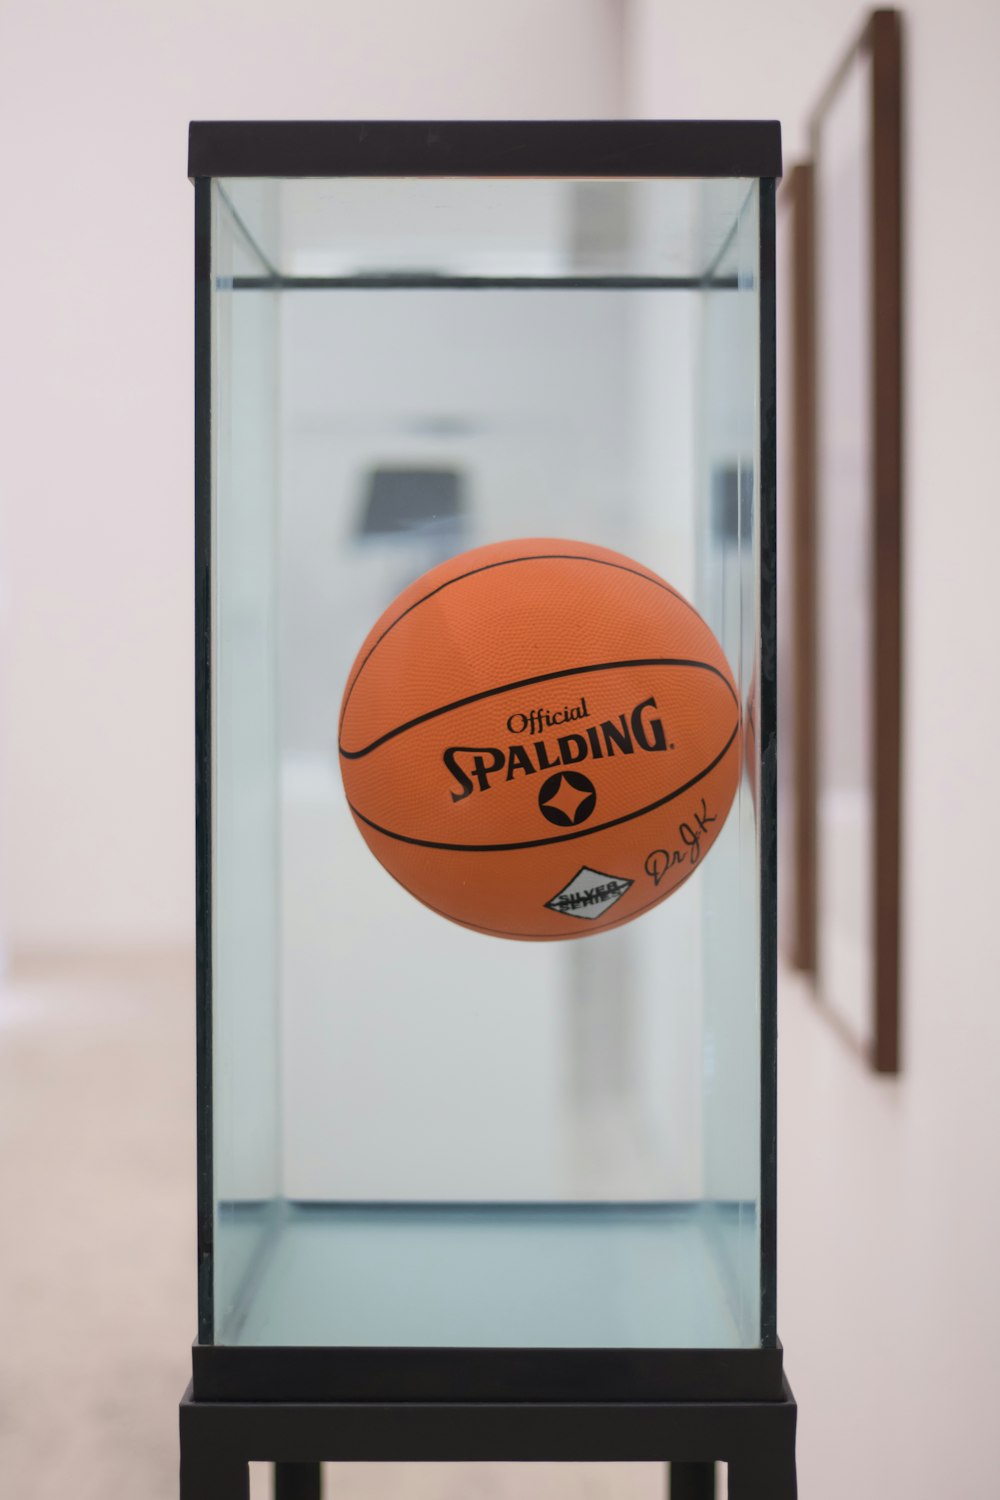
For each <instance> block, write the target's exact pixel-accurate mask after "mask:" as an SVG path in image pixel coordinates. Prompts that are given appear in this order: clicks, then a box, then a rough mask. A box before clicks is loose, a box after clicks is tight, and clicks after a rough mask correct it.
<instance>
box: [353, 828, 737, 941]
mask: <svg viewBox="0 0 1000 1500" xmlns="http://www.w3.org/2000/svg"><path fill="white" fill-rule="evenodd" d="M707 858H708V851H706V853H705V854H704V855H703V856H702V859H707ZM379 864H382V861H381V860H379ZM382 868H383V870H385V869H386V867H385V865H382ZM700 869H701V861H700V860H699V862H698V864H696V865H693V866H692V867H691V869H690V870H688V872H687V874H686V875H685V876H684V878H683V879H682V880H678V882H677V884H676V885H672V886H670V887H669V889H668V890H665V891H661V892H660V894H659V895H658V896H654V897H653V899H652V900H651V901H645V902H644V903H643V904H642V906H637V907H636V909H635V911H632V912H629V913H628V915H627V916H617V917H615V919H614V921H613V922H605V923H604V924H603V925H602V926H600V927H597V926H595V927H593V928H591V929H590V931H591V932H592V933H593V935H594V936H595V937H596V936H597V935H598V934H599V933H602V932H610V931H611V929H612V928H613V927H624V926H625V924H626V922H631V921H632V919H633V917H641V916H642V914H643V912H644V911H649V909H650V907H653V906H657V905H658V904H659V903H660V902H661V901H665V900H666V898H667V897H668V896H673V895H675V894H676V893H677V891H679V890H680V888H681V886H682V885H687V883H688V881H689V880H690V879H691V876H692V875H697V873H698V871H699V870H700ZM386 873H387V874H388V875H391V876H392V878H393V880H395V881H396V884H397V885H398V886H400V888H401V889H402V890H404V891H406V892H407V894H408V895H410V896H412V897H413V899H414V900H415V901H419V902H420V905H421V906H426V908H427V910H428V911H432V912H434V913H435V915H436V916H439V917H445V918H446V919H447V921H449V922H454V923H455V924H456V926H458V927H464V928H465V929H466V931H467V932H481V933H483V934H484V936H486V937H502V938H519V939H520V940H521V941H522V942H524V941H528V942H536V941H537V942H543V943H546V942H552V943H572V942H576V940H577V939H578V938H582V937H584V936H589V933H587V930H586V929H579V928H578V929H576V930H575V931H574V930H571V929H569V928H566V929H565V930H564V931H562V932H508V931H507V929H506V928H505V927H481V926H479V925H477V923H475V922H466V921H465V920H464V918H462V917H454V916H452V914H451V913H450V912H447V911H445V910H444V908H443V907H440V906H432V905H431V903H430V902H429V901H427V900H425V899H424V897H423V896H418V895H417V893H416V891H411V890H410V888H409V886H408V885H403V882H402V881H401V880H400V879H399V877H398V876H396V875H393V874H392V871H391V870H387V871H386ZM622 878H624V877H622ZM633 884H635V882H634V881H633ZM546 907H547V909H548V910H549V911H552V907H550V906H548V903H547V902H546ZM556 915H559V914H558V913H556Z"/></svg>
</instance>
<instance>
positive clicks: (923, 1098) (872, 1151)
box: [628, 0, 1000, 1500]
mask: <svg viewBox="0 0 1000 1500" xmlns="http://www.w3.org/2000/svg"><path fill="white" fill-rule="evenodd" d="M862 14H863V12H862V11H861V10H860V8H857V7H856V6H855V5H854V4H848V3H844V0H813V3H811V4H809V5H802V4H800V3H794V0H756V3H755V4H753V5H750V6H740V5H737V4H734V3H731V0H729V3H722V0H706V3H703V4H701V5H699V6H697V7H695V6H680V5H667V4H663V3H659V0H634V4H633V5H632V7H631V11H630V20H631V32H630V37H629V48H628V57H629V72H630V79H631V92H630V100H631V105H632V112H633V113H635V114H640V115H657V114H660V115H677V116H683V115H687V114H694V115H703V116H707V115H719V116H729V117H739V116H750V117H753V116H767V117H772V118H773V117H777V118H780V119H781V121H782V124H783V128H784V138H785V153H786V164H790V163H791V162H792V161H794V160H795V159H796V156H797V155H799V154H800V153H801V152H802V150H803V147H804V143H805V139H806V136H805V120H806V117H807V114H808V111H809V108H810V107H811V105H812V103H813V101H814V100H815V98H816V96H817V94H818V91H819V89H820V87H821V86H822V84H823V83H824V82H825V81H826V76H827V74H828V72H829V67H830V63H831V61H832V60H834V59H836V58H837V57H838V56H839V54H840V52H841V50H842V49H843V47H844V45H845V44H846V42H847V41H848V40H849V39H850V38H851V36H852V35H853V33H854V32H855V30H856V29H857V27H858V26H859V24H860V21H861V19H862ZM905 25H906V31H905V38H904V42H905V71H906V77H907V88H906V95H907V98H906V124H905V150H906V166H907V177H906V208H905V214H906V317H907V326H906V353H905V362H906V363H905V370H906V437H905V462H906V501H905V504H906V537H905V563H904V569H905V590H906V606H905V613H906V624H905V652H906V665H905V681H904V690H905V708H904V716H905V717H904V734H905V757H906V760H905V771H904V825H905V849H904V860H905V864H904V891H903V913H902V922H903V997H904V999H903V1004H904V1016H905V1034H904V1072H903V1076H902V1078H901V1079H900V1080H898V1081H876V1080H875V1079H873V1078H871V1077H868V1076H866V1075H865V1074H864V1073H863V1072H862V1071H861V1070H860V1068H859V1065H858V1063H857V1062H856V1061H855V1059H854V1058H853V1057H851V1056H850V1055H849V1054H848V1053H847V1051H846V1050H845V1049H844V1048H842V1047H840V1045H839V1044H838V1042H837V1039H836V1038H835V1037H834V1036H833V1034H832V1032H831V1031H830V1029H829V1028H828V1027H827V1026H826V1025H825V1024H824V1023H823V1021H822V1020H821V1018H819V1017H818V1016H817V1015H816V1013H815V1011H814V1009H813V1008H812V1006H811V1003H810V1001H809V997H808V995H805V994H803V993H802V990H801V987H800V986H798V985H794V984H789V985H787V986H786V988H785V991H784V994H783V999H782V1053H781V1073H782V1087H781V1104H782V1113H781V1138H780V1151H781V1155H780V1162H781V1198H780V1205H781V1208H780V1266H779V1288H780V1293H779V1297H780V1323H779V1327H780V1331H781V1333H782V1337H783V1338H784V1340H785V1344H786V1348H787V1355H788V1369H789V1372H790V1375H791V1378H792V1380H793V1382H794V1383H795V1385H796V1394H797V1395H798V1397H799V1400H800V1403H801V1435H800V1475H801V1490H802V1493H803V1495H805V1496H808V1497H809V1500H835V1497H836V1500H841V1497H843V1496H845V1495H849V1496H851V1497H852V1500H885V1497H889V1496H895V1495H906V1496H908V1497H910V1500H932V1497H936V1496H938V1495H945V1494H947V1495H970V1496H971V1495H988V1494H995V1493H997V1478H996V1465H995V1456H994V1454H993V1453H992V1451H991V1448H992V1441H991V1435H992V1432H993V1430H994V1427H995V1420H996V1417H995V1413H996V1407H997V1402H998V1399H1000V1374H998V1362H997V1356H996V1351H997V1348H998V1345H1000V1295H998V1293H997V1272H996V1268H997V1266H998V1265H1000V1187H998V1182H1000V1174H998V1171H997V1166H996V1162H997V1154H998V1146H1000V1102H998V1100H1000V1090H998V1084H997V1078H998V1071H997V1070H998V1064H997V1059H998V1058H1000V921H998V917H997V908H998V898H1000V878H998V875H997V866H996V850H997V848H998V847H1000V800H998V798H997V795H996V763H997V751H996V746H997V743H998V741H1000V697H998V695H997V691H996V684H997V666H996V645H995V642H996V625H995V602H994V601H995V593H996V587H995V582H994V574H995V568H996V558H997V556H998V550H1000V504H998V500H1000V494H998V491H1000V482H998V479H997V470H996V461H995V448H996V439H995V431H996V391H997V363H996V361H997V356H996V349H997V343H998V336H1000V287H998V284H997V281H996V278H995V277H992V276H990V274H989V273H988V271H987V272H981V271H980V269H979V267H980V263H981V261H982V260H983V259H984V258H988V256H989V254H990V252H991V248H992V247H993V246H995V245H996V244H997V242H998V238H1000V198H998V196H997V194H996V193H995V192H994V191H993V190H992V189H991V187H990V186H989V184H990V182H991V180H992V177H993V175H995V161H994V157H995V146H996V143H997V142H998V141H1000V91H998V89H997V87H996V59H997V57H998V56H1000V7H998V6H997V5H996V4H995V3H992V0H958V3H953V4H947V5H945V4H943V3H942V0H913V3H912V4H910V5H908V6H907V7H906V11H905Z"/></svg>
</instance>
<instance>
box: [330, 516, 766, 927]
mask: <svg viewBox="0 0 1000 1500" xmlns="http://www.w3.org/2000/svg"><path fill="white" fill-rule="evenodd" d="M740 720H741V716H740V702H739V696H738V694H737V690H736V687H735V684H734V682H733V678H732V674H731V672H730V669H729V665H728V663H727V661H726V658H725V656H724V654H723V652H722V648H721V647H720V646H719V643H718V641H717V640H716V639H715V637H714V635H713V634H712V632H711V631H710V630H709V628H708V626H707V625H706V624H705V622H704V620H702V618H701V616H700V615H699V614H698V613H697V612H696V611H695V610H694V609H693V608H692V606H691V605H690V604H688V603H687V601H686V600H685V599H684V598H683V597H682V596H681V595H680V594H679V593H678V592H677V591H676V590H675V589H673V588H671V586H670V585H669V584H668V583H666V582H665V581H664V580H663V579H662V578H660V577H658V576H657V574H655V573H653V572H652V571H651V570H650V569H648V568H645V567H643V566H642V564H641V563H637V562H633V561H632V559H631V558H628V557H623V556H622V555H621V554H620V553H617V552H610V551H608V550H607V549H605V548H603V547H594V546H591V545H589V544H588V543H585V542H572V541H565V540H559V539H551V538H541V539H539V538H531V539H527V540H520V541H513V542H499V543H496V544H494V545H492V546H488V547H479V548H476V549H474V550H473V551H471V552H465V553H463V554H462V555H461V556H459V557H455V558H452V559H450V560H449V561H448V562H446V563H443V564H442V565H441V566H440V567H437V568H433V569H431V571H430V572H429V573H425V574H424V575H423V577H422V578H419V579H418V580H417V581H416V582H415V583H413V584H411V585H410V587H409V588H407V589H405V590H404V592H403V593H402V594H400V595H399V597H398V599H396V600H395V601H394V603H393V604H391V605H390V606H389V608H388V609H387V610H386V611H385V613H384V614H383V615H382V617H381V618H380V619H379V620H378V621H377V622H376V623H375V625H374V626H373V627H372V630H371V631H370V633H369V635H368V637H367V639H366V640H365V642H364V644H363V645H362V647H361V650H360V651H359V653H358V656H357V659H356V661H355V663H354V666H353V668H352V669H351V673H350V676H349V678H348V682H347V686H346V689H345V692H344V698H343V703H342V706H341V714H340V735H339V752H340V765H341V772H342V776H343V782H344V791H345V793H346V795H347V800H348V803H349V804H350V808H351V812H352V813H353V815H354V819H355V822H356V823H357V825H358V828H359V829H360V831H361V834H362V837H363V838H364V840H365V842H366V843H367V844H368V847H369V848H370V849H371V851H372V853H373V854H374V855H375V857H376V858H377V859H378V860H379V861H380V863H381V864H383V865H384V866H385V868H386V869H387V870H388V871H389V873H390V874H391V875H393V876H394V877H395V879H396V880H398V881H399V882H400V884H402V885H403V886H405V887H406V889H407V890H408V891H410V892H411V893H412V894H413V895H414V896H416V897H417V898H418V900H420V901H422V902H424V904H425V905H427V906H429V907H431V908H432V910H434V911H436V912H438V913H440V914H441V915H442V916H445V917H449V918H450V919H451V920H452V921H455V922H459V923H461V924H462V925H464V926H467V927H472V928H475V929H477V930H478V931H480V932H485V933H490V934H492V935H494V936H498V937H508V938H523V939H536V940H546V939H560V938H574V937H585V936H587V935H589V934H592V933H595V932H603V931H607V929H608V928H610V927H615V926H620V925H621V924H622V923H624V922H628V921H631V920H632V918H633V917H637V916H639V915H640V913H642V912H644V911H648V910H649V909H650V908H651V907H652V906H655V905H656V904H657V903H658V902H660V901H662V900H663V899H664V898H665V897H666V896H669V895H670V894H671V893H672V892H673V891H675V890H676V889H677V888H678V886H680V885H681V884H683V882H684V881H685V880H687V879H688V878H689V877H690V876H691V875H693V874H694V873H695V872H696V870H697V869H698V868H699V867H700V865H701V862H702V861H703V860H704V858H705V856H706V854H707V853H708V851H709V849H710V848H711V845H712V843H713V842H714V841H715V839H716V837H717V836H718V833H719V830H720V829H721V827H722V825H723V822H724V821H725V818H726V815H727V813H728V811H729V808H730V805H731V803H732V800H733V795H734V793H735V790H736V786H737V783H738V780H739V775H740V767H741V756H742V751H741V744H740Z"/></svg>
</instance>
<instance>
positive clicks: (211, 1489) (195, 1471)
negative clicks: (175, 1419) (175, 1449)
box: [181, 1445, 250, 1500]
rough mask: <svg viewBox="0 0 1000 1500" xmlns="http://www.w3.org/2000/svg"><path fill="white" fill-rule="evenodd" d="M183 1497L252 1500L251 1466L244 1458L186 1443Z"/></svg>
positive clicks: (183, 1467)
mask: <svg viewBox="0 0 1000 1500" xmlns="http://www.w3.org/2000/svg"><path fill="white" fill-rule="evenodd" d="M181 1500H250V1470H249V1468H248V1466H247V1464H246V1463H245V1462H243V1461H241V1460H240V1459H233V1458H225V1457H223V1458H220V1457H219V1456H218V1455H216V1454H213V1453H210V1452H207V1451H206V1450H204V1449H201V1448H198V1447H194V1446H193V1445H184V1446H182V1448H181Z"/></svg>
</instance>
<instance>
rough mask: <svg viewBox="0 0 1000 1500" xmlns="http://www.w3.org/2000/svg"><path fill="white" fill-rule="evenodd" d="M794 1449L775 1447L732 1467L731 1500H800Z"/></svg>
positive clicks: (731, 1463)
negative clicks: (798, 1499)
mask: <svg viewBox="0 0 1000 1500" xmlns="http://www.w3.org/2000/svg"><path fill="white" fill-rule="evenodd" d="M798 1492H799V1491H798V1483H797V1481H796V1478H795V1447H794V1442H793V1443H792V1445H790V1446H785V1445H784V1444H781V1445H776V1446H775V1447H774V1448H772V1449H771V1450H770V1451H769V1452H767V1453H764V1454H760V1453H758V1454H755V1456H754V1457H753V1458H741V1459H732V1460H730V1464H729V1500H797V1497H798Z"/></svg>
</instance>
